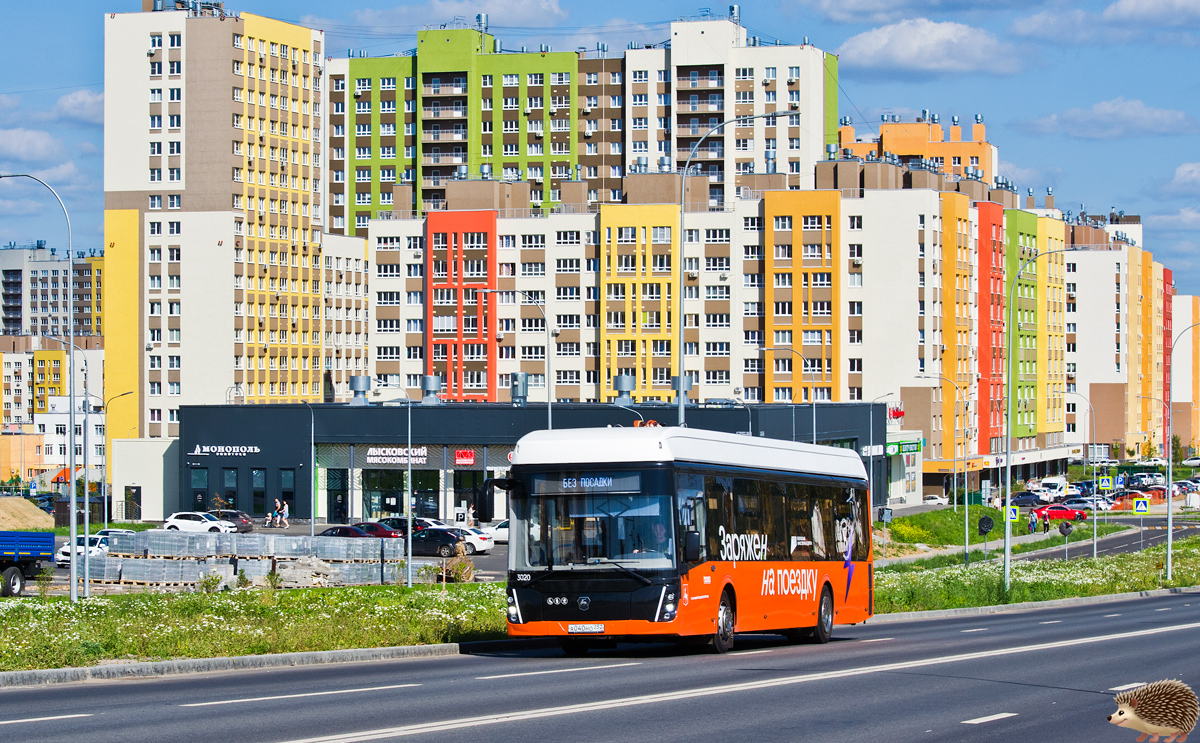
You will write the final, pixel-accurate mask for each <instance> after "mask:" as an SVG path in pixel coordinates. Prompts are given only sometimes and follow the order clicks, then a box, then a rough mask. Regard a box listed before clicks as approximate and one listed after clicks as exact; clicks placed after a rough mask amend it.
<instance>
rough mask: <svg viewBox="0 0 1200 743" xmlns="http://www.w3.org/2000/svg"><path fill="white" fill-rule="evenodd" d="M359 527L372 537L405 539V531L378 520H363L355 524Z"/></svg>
mask: <svg viewBox="0 0 1200 743" xmlns="http://www.w3.org/2000/svg"><path fill="white" fill-rule="evenodd" d="M354 527H355V528H357V529H362V530H363V531H365V532H366V533H367V536H371V537H383V538H386V539H403V538H404V532H400V531H396V530H395V529H393V528H391V527H389V526H385V525H383V524H381V523H379V522H378V521H361V522H359V523H357V524H355V525H354Z"/></svg>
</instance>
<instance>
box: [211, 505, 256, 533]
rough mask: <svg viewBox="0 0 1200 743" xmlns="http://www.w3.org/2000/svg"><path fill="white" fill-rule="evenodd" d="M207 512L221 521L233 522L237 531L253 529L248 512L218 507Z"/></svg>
mask: <svg viewBox="0 0 1200 743" xmlns="http://www.w3.org/2000/svg"><path fill="white" fill-rule="evenodd" d="M209 513H211V514H212V515H213V516H216V517H217V518H219V519H221V520H222V521H228V522H229V523H231V524H233V525H234V526H236V527H237V530H238V531H239V532H244V531H254V522H253V521H251V520H250V514H248V513H246V512H245V511H237V510H232V509H218V510H213V511H209Z"/></svg>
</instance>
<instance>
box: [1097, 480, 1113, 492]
mask: <svg viewBox="0 0 1200 743" xmlns="http://www.w3.org/2000/svg"><path fill="white" fill-rule="evenodd" d="M1100 489H1101V490H1112V489H1113V481H1112V478H1111V477H1101V478H1100Z"/></svg>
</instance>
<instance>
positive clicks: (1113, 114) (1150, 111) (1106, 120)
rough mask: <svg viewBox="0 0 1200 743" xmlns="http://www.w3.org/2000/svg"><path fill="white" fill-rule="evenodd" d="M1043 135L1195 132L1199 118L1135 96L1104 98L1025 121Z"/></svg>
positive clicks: (1087, 136)
mask: <svg viewBox="0 0 1200 743" xmlns="http://www.w3.org/2000/svg"><path fill="white" fill-rule="evenodd" d="M1022 126H1023V127H1024V128H1026V129H1028V130H1030V131H1033V132H1037V133H1040V134H1062V135H1065V136H1068V137H1075V138H1077V139H1115V138H1117V137H1137V136H1146V135H1155V134H1186V133H1189V132H1193V131H1194V130H1195V127H1196V120H1195V119H1193V118H1192V117H1191V116H1188V115H1187V114H1186V113H1184V112H1183V111H1176V110H1174V109H1169V108H1154V107H1152V106H1147V105H1146V104H1145V103H1142V102H1141V101H1140V100H1138V99H1136V98H1134V99H1132V100H1126V99H1125V98H1124V97H1119V98H1114V99H1112V100H1111V101H1100V102H1099V103H1096V104H1093V105H1092V107H1091V108H1089V109H1083V108H1068V109H1067V110H1066V111H1063V112H1062V113H1056V114H1051V115H1049V116H1044V117H1042V118H1040V119H1034V120H1032V121H1027V122H1023V123H1022Z"/></svg>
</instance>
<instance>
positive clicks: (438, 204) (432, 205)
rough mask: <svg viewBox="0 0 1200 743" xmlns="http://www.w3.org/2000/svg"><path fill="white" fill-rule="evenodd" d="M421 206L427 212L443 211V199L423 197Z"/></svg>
mask: <svg viewBox="0 0 1200 743" xmlns="http://www.w3.org/2000/svg"><path fill="white" fill-rule="evenodd" d="M421 208H422V209H424V210H425V211H427V212H437V211H445V209H446V200H445V199H425V200H423V201H422V202H421Z"/></svg>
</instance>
